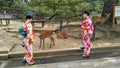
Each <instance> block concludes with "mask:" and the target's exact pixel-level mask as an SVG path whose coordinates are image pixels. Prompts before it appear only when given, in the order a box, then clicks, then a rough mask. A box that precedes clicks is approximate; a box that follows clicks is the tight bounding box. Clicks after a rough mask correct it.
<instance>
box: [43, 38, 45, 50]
mask: <svg viewBox="0 0 120 68" xmlns="http://www.w3.org/2000/svg"><path fill="white" fill-rule="evenodd" d="M44 43H45V39H43V49H44V48H45V46H44Z"/></svg>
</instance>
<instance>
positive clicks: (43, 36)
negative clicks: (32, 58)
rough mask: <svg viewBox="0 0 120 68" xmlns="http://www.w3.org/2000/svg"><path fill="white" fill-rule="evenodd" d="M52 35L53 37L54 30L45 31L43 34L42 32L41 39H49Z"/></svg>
mask: <svg viewBox="0 0 120 68" xmlns="http://www.w3.org/2000/svg"><path fill="white" fill-rule="evenodd" d="M52 35H53V31H52V30H43V31H42V32H40V38H48V37H51V36H52Z"/></svg>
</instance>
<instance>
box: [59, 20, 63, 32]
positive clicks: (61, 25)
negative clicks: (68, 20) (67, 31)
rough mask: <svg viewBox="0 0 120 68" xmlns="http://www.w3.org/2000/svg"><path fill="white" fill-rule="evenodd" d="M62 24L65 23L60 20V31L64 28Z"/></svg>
mask: <svg viewBox="0 0 120 68" xmlns="http://www.w3.org/2000/svg"><path fill="white" fill-rule="evenodd" d="M62 24H63V22H62V21H60V31H61V30H62Z"/></svg>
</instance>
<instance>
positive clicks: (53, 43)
mask: <svg viewBox="0 0 120 68" xmlns="http://www.w3.org/2000/svg"><path fill="white" fill-rule="evenodd" d="M52 40H53V46H54V45H55V40H54V38H53V37H52Z"/></svg>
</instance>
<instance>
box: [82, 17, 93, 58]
mask: <svg viewBox="0 0 120 68" xmlns="http://www.w3.org/2000/svg"><path fill="white" fill-rule="evenodd" d="M80 29H81V32H82V33H81V35H82V46H84V53H83V57H89V56H90V37H91V35H92V34H93V32H94V28H93V24H92V20H91V19H90V18H85V19H84V20H83V22H82V25H81V28H80Z"/></svg>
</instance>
